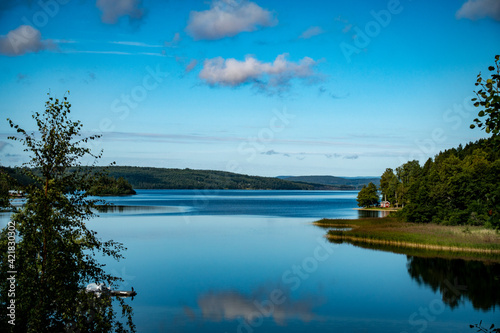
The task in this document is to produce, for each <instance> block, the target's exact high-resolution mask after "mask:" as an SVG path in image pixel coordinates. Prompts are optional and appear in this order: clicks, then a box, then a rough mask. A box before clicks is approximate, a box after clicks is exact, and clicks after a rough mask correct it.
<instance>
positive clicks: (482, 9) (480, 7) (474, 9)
mask: <svg viewBox="0 0 500 333" xmlns="http://www.w3.org/2000/svg"><path fill="white" fill-rule="evenodd" d="M456 17H457V19H462V18H467V19H470V20H479V19H482V18H485V17H491V18H492V19H494V20H496V21H500V1H499V0H468V1H467V2H466V3H464V4H463V6H462V7H461V8H460V9H459V10H458V11H457V13H456Z"/></svg>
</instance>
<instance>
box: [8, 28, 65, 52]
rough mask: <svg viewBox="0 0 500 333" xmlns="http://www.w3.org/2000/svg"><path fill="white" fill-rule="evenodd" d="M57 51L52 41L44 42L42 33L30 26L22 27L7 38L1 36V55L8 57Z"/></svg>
mask: <svg viewBox="0 0 500 333" xmlns="http://www.w3.org/2000/svg"><path fill="white" fill-rule="evenodd" d="M55 49H57V47H56V45H55V44H54V42H53V41H52V40H50V39H46V40H42V34H41V33H40V31H39V30H37V29H35V28H33V27H31V26H29V25H21V26H19V27H18V28H16V29H14V30H11V31H9V32H8V33H7V35H6V36H0V54H4V55H8V56H20V55H23V54H26V53H31V52H40V51H43V50H55Z"/></svg>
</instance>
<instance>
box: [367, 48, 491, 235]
mask: <svg viewBox="0 0 500 333" xmlns="http://www.w3.org/2000/svg"><path fill="white" fill-rule="evenodd" d="M488 70H489V71H490V72H492V73H491V77H490V78H487V79H484V78H483V76H482V74H481V73H479V74H478V76H477V80H476V83H475V86H476V87H478V91H476V92H475V93H476V96H477V97H476V98H473V99H472V101H473V102H474V106H475V107H478V108H480V110H479V112H478V117H477V118H475V119H474V120H473V124H471V125H470V127H471V129H474V128H475V127H476V126H477V127H478V128H480V129H481V130H484V131H485V133H486V134H489V135H490V137H489V138H486V139H481V140H478V141H476V142H470V143H468V144H466V145H465V146H464V147H463V146H462V145H459V146H458V147H457V148H453V149H448V150H445V151H443V152H440V153H439V154H437V155H436V156H435V157H434V159H431V158H429V159H428V160H427V161H426V162H425V163H424V165H423V166H421V165H420V163H419V162H418V161H416V160H413V161H409V162H407V163H405V164H403V165H401V166H399V167H398V168H396V169H395V170H393V169H391V168H388V169H386V170H385V172H384V173H383V174H382V176H381V179H380V192H381V194H382V196H383V197H384V198H387V200H388V201H390V202H391V203H392V204H393V205H394V206H396V207H397V206H399V207H402V210H401V211H399V212H398V215H399V216H401V217H403V218H404V219H405V220H407V221H410V222H422V223H427V222H434V223H440V224H447V225H458V224H468V225H484V226H487V227H492V228H497V229H498V228H500V56H499V55H497V56H495V66H490V67H488ZM374 193H376V189H375V191H374V189H373V186H368V187H366V188H364V189H363V190H362V191H360V196H358V202H359V203H360V205H361V203H363V205H374V204H377V203H378V199H379V196H378V193H377V194H376V195H374ZM370 198H371V199H370ZM360 199H361V201H360ZM363 200H364V201H363ZM370 200H371V201H370Z"/></svg>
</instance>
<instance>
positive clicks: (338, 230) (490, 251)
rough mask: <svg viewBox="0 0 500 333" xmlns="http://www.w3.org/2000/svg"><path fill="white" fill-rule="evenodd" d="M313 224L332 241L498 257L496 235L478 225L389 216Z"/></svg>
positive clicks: (403, 250) (402, 250)
mask: <svg viewBox="0 0 500 333" xmlns="http://www.w3.org/2000/svg"><path fill="white" fill-rule="evenodd" d="M314 224H315V225H317V226H320V227H323V228H326V229H328V233H327V237H328V238H329V239H330V240H331V241H333V242H347V243H351V244H354V245H358V246H362V247H369V248H375V249H381V250H388V251H393V252H398V253H406V254H415V253H416V252H418V253H419V254H424V255H425V254H426V252H427V254H433V255H436V254H438V253H439V254H446V255H445V256H459V257H470V258H483V259H484V258H487V259H494V260H495V261H496V260H500V234H499V233H497V232H495V231H494V230H489V229H485V228H482V227H464V226H442V225H436V224H431V223H429V224H417V223H408V222H402V221H400V220H399V219H397V218H393V217H386V218H365V219H357V220H331V219H323V220H320V221H317V222H315V223H314ZM346 228H348V229H346ZM451 254H453V255H451Z"/></svg>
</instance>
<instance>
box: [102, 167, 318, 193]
mask: <svg viewBox="0 0 500 333" xmlns="http://www.w3.org/2000/svg"><path fill="white" fill-rule="evenodd" d="M108 172H109V175H110V176H112V177H115V178H120V177H123V178H124V179H126V180H127V181H128V182H130V184H132V186H133V187H134V188H136V189H227V190H313V189H321V188H320V187H318V186H315V185H311V184H303V183H294V182H290V181H287V180H282V179H278V178H273V177H257V176H247V175H241V174H237V173H231V172H224V171H213V170H193V169H166V168H149V167H128V166H113V167H109V168H108Z"/></svg>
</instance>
